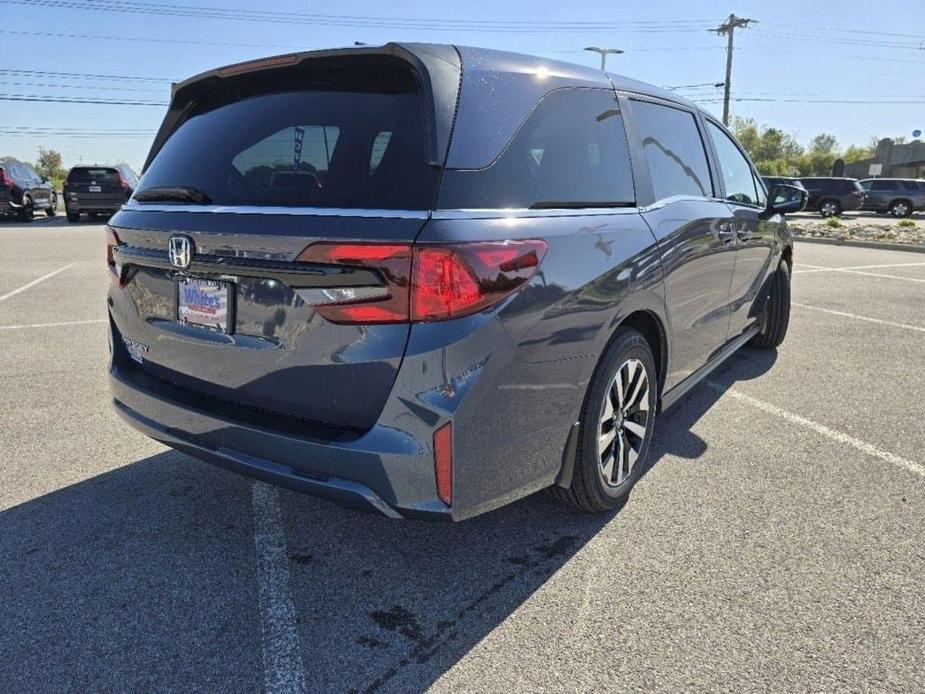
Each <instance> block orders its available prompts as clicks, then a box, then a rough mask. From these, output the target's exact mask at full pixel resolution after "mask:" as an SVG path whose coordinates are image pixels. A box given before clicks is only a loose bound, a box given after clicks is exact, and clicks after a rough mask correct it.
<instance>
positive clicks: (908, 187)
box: [903, 181, 922, 191]
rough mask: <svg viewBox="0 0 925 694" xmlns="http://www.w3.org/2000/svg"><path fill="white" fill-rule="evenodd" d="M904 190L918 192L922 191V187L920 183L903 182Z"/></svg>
mask: <svg viewBox="0 0 925 694" xmlns="http://www.w3.org/2000/svg"><path fill="white" fill-rule="evenodd" d="M903 188H905V189H906V190H914V191H918V190H921V189H922V186H921V184H920V183H919V182H918V181H903Z"/></svg>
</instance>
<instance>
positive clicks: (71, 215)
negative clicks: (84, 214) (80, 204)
mask: <svg viewBox="0 0 925 694" xmlns="http://www.w3.org/2000/svg"><path fill="white" fill-rule="evenodd" d="M67 221H69V222H70V223H71V224H77V222H79V221H80V212H68V213H67Z"/></svg>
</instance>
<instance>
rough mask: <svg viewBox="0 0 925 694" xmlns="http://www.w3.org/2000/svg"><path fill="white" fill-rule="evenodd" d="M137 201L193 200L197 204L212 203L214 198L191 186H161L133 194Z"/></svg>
mask: <svg viewBox="0 0 925 694" xmlns="http://www.w3.org/2000/svg"><path fill="white" fill-rule="evenodd" d="M132 199H133V200H136V201H137V202H192V203H195V204H197V205H211V204H212V198H210V197H209V196H208V195H207V194H206V193H204V192H202V191H201V190H199V189H198V188H193V187H191V186H161V187H159V188H148V189H147V190H142V191H138V192H137V193H135V195H134V196H132Z"/></svg>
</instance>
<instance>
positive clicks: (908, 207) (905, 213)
mask: <svg viewBox="0 0 925 694" xmlns="http://www.w3.org/2000/svg"><path fill="white" fill-rule="evenodd" d="M886 211H887V212H889V213H890V214H891V215H892V216H894V217H910V216H912V203H911V202H910V201H908V200H893V201H892V202H890V206H889V207H888V208H887V210H886Z"/></svg>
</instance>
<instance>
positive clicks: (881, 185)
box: [870, 181, 893, 192]
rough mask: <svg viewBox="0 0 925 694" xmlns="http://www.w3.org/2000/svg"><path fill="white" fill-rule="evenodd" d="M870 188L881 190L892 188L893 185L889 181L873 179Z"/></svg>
mask: <svg viewBox="0 0 925 694" xmlns="http://www.w3.org/2000/svg"><path fill="white" fill-rule="evenodd" d="M870 189H871V190H876V191H881V192H882V191H885V190H893V186H892V185H891V183H890V182H889V181H874V182H873V185H871V187H870Z"/></svg>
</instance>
